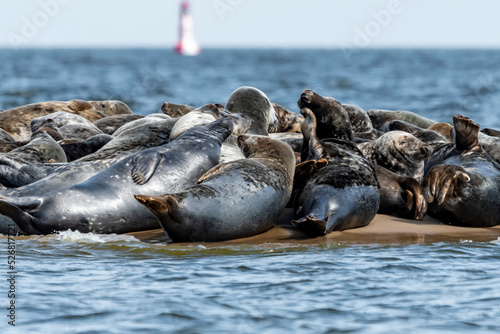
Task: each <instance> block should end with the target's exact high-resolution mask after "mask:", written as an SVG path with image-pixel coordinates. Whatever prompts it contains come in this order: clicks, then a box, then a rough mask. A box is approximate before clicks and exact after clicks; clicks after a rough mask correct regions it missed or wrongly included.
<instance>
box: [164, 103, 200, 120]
mask: <svg viewBox="0 0 500 334" xmlns="http://www.w3.org/2000/svg"><path fill="white" fill-rule="evenodd" d="M194 109H195V108H194V107H191V106H185V105H182V104H174V103H168V102H164V103H163V104H162V105H161V107H160V112H162V113H164V114H165V115H167V116H170V117H182V116H184V115H186V114H187V113H189V112H191V111H193V110H194Z"/></svg>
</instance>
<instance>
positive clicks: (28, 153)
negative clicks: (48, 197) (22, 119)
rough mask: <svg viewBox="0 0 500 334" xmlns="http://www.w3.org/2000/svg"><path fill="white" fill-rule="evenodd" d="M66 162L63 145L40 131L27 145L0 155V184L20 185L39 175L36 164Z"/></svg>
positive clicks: (8, 185) (10, 186)
mask: <svg viewBox="0 0 500 334" xmlns="http://www.w3.org/2000/svg"><path fill="white" fill-rule="evenodd" d="M47 162H66V154H65V153H64V151H63V149H62V148H61V146H60V145H59V144H58V143H57V142H56V141H55V140H54V139H53V138H52V137H51V136H49V135H48V134H46V133H45V132H40V133H38V134H37V135H35V136H34V137H33V139H32V140H31V141H30V142H29V143H28V144H26V145H24V146H21V147H19V148H16V149H14V150H12V151H10V152H8V153H4V154H2V155H0V184H2V185H3V186H5V187H8V188H13V187H19V186H22V185H24V184H26V182H32V179H34V178H36V177H39V174H38V173H39V170H40V169H41V168H37V167H36V165H39V164H43V163H47Z"/></svg>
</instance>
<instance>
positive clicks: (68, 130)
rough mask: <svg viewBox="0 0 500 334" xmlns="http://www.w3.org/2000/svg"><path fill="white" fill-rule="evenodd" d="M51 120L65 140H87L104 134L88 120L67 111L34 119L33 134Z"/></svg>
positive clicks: (32, 124)
mask: <svg viewBox="0 0 500 334" xmlns="http://www.w3.org/2000/svg"><path fill="white" fill-rule="evenodd" d="M49 119H50V120H52V121H53V122H54V123H55V125H56V126H57V129H58V131H59V133H60V135H61V136H62V137H63V138H64V139H69V140H85V139H87V138H90V137H92V136H95V135H98V134H102V131H101V130H99V128H98V127H96V126H95V125H94V124H93V123H92V122H90V121H89V120H87V119H86V118H84V117H82V116H79V115H75V114H72V113H69V112H66V111H58V112H55V113H52V114H50V115H47V116H41V117H37V118H34V119H33V120H32V121H31V124H30V127H31V132H33V133H34V132H36V131H37V130H38V128H39V127H40V126H41V125H42V124H43V123H44V122H45V121H46V120H49Z"/></svg>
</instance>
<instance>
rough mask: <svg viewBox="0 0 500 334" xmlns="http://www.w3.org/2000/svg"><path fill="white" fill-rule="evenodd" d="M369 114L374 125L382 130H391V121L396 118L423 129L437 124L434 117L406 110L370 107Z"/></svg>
mask: <svg viewBox="0 0 500 334" xmlns="http://www.w3.org/2000/svg"><path fill="white" fill-rule="evenodd" d="M368 116H369V117H370V120H371V121H372V126H373V127H374V128H375V129H377V130H379V131H382V132H387V131H388V130H389V129H388V125H389V123H390V122H391V121H395V120H399V121H405V122H408V123H411V124H414V125H416V126H418V127H420V128H423V129H427V128H428V127H430V126H431V125H433V124H436V121H433V120H432V119H429V118H426V117H423V116H420V115H418V114H415V113H414V112H411V111H404V110H398V111H392V110H380V109H370V110H368Z"/></svg>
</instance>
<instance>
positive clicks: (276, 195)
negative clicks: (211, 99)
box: [135, 135, 295, 242]
mask: <svg viewBox="0 0 500 334" xmlns="http://www.w3.org/2000/svg"><path fill="white" fill-rule="evenodd" d="M238 144H239V145H240V146H241V148H242V150H243V152H244V154H245V156H246V159H242V160H236V161H231V162H228V163H225V164H220V165H218V166H216V167H214V168H213V169H212V170H210V171H208V172H207V173H206V174H205V175H203V177H202V178H201V179H200V181H198V183H197V185H195V186H193V187H190V188H187V189H186V190H185V191H183V192H180V193H171V194H168V195H163V196H148V195H136V196H135V197H136V199H137V200H138V201H139V202H140V203H142V204H144V205H145V206H147V207H148V208H149V209H150V210H151V211H152V212H153V213H154V214H155V215H156V216H157V217H158V218H159V219H160V221H161V225H162V227H163V229H164V231H165V233H166V234H167V235H168V236H169V237H170V239H171V240H172V241H175V242H180V241H222V240H229V239H236V238H243V237H247V236H251V235H255V234H258V233H261V232H264V231H266V230H268V229H270V228H271V227H272V226H273V225H274V224H275V222H276V221H277V219H278V217H279V215H280V214H281V213H282V211H283V209H284V208H285V205H286V203H287V201H288V200H289V198H290V195H291V192H292V179H293V174H294V170H295V156H294V153H293V151H292V149H291V148H290V147H288V145H287V144H285V143H282V142H280V141H278V140H274V139H271V138H267V137H258V136H251V135H242V136H239V137H238Z"/></svg>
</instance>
